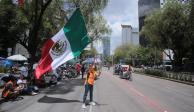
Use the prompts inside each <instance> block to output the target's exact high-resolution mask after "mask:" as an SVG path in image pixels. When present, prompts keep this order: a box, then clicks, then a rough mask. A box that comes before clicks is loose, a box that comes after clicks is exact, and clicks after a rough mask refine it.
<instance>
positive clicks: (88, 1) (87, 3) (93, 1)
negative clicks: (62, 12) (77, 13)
mask: <svg viewBox="0 0 194 112" xmlns="http://www.w3.org/2000/svg"><path fill="white" fill-rule="evenodd" d="M69 1H70V2H73V3H74V4H75V5H76V6H79V7H80V8H81V10H82V12H83V15H84V17H85V21H86V25H87V29H88V34H89V36H90V37H91V41H92V43H91V48H93V41H95V40H97V39H101V38H103V36H104V35H105V34H110V33H111V29H110V27H109V26H108V25H107V21H106V20H105V19H104V17H103V16H102V15H101V11H102V9H104V8H105V7H106V5H107V3H108V0H69Z"/></svg>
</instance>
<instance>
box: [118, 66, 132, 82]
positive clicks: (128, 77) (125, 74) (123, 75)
mask: <svg viewBox="0 0 194 112" xmlns="http://www.w3.org/2000/svg"><path fill="white" fill-rule="evenodd" d="M119 76H120V78H121V79H126V80H130V81H132V71H128V70H127V68H123V69H122V70H121V71H120V72H119Z"/></svg>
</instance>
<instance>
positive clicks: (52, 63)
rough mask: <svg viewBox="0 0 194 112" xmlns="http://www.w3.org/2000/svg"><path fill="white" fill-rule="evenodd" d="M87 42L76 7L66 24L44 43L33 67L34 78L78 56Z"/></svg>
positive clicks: (38, 77) (88, 40) (80, 16)
mask: <svg viewBox="0 0 194 112" xmlns="http://www.w3.org/2000/svg"><path fill="white" fill-rule="evenodd" d="M89 43H90V39H89V36H88V34H87V30H86V25H85V22H84V18H83V16H82V14H81V11H80V9H79V8H77V9H76V10H75V12H74V13H73V15H72V16H71V17H70V19H69V20H68V22H67V23H66V25H65V26H64V27H63V28H62V29H61V30H60V31H59V32H58V33H57V34H56V35H54V36H53V37H52V38H51V39H49V40H48V41H46V43H45V44H44V46H43V48H42V56H41V59H40V61H39V64H38V66H37V67H36V69H35V77H36V79H40V77H41V76H42V75H43V74H44V73H46V72H47V71H53V70H55V69H56V68H57V67H59V66H60V65H62V64H64V63H65V62H67V61H68V60H71V59H73V58H75V57H77V56H79V55H80V54H81V52H82V50H83V49H84V48H85V47H86V46H87V45H88V44H89Z"/></svg>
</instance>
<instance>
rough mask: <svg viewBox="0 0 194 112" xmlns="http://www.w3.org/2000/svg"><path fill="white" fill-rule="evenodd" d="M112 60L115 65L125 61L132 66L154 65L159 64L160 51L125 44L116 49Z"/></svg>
mask: <svg viewBox="0 0 194 112" xmlns="http://www.w3.org/2000/svg"><path fill="white" fill-rule="evenodd" d="M114 59H115V61H116V62H117V63H118V62H119V61H120V60H122V59H125V61H126V62H128V63H132V64H133V65H141V64H144V65H155V64H158V63H159V62H161V51H159V50H157V49H153V48H150V47H146V48H145V47H142V46H133V45H130V44H126V45H122V46H119V47H118V48H116V50H115V54H114Z"/></svg>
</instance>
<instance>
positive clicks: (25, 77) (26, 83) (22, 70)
mask: <svg viewBox="0 0 194 112" xmlns="http://www.w3.org/2000/svg"><path fill="white" fill-rule="evenodd" d="M16 75H17V76H19V77H17V76H16ZM4 79H5V82H6V83H5V85H4V88H3V90H2V94H1V96H2V98H4V99H7V100H9V99H16V98H17V97H18V96H19V95H36V94H38V87H36V86H33V85H31V84H30V78H29V74H28V63H26V62H25V63H24V64H23V66H21V67H17V66H14V67H11V69H10V70H9V74H8V75H7V76H5V77H4Z"/></svg>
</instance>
